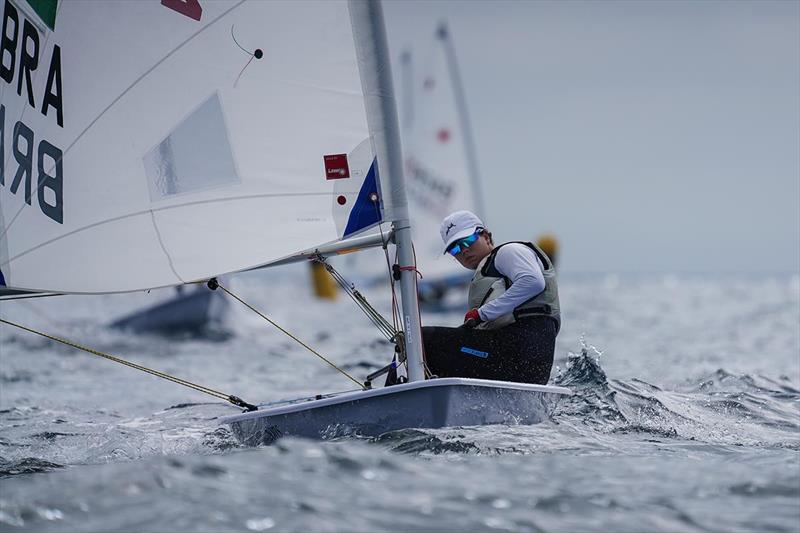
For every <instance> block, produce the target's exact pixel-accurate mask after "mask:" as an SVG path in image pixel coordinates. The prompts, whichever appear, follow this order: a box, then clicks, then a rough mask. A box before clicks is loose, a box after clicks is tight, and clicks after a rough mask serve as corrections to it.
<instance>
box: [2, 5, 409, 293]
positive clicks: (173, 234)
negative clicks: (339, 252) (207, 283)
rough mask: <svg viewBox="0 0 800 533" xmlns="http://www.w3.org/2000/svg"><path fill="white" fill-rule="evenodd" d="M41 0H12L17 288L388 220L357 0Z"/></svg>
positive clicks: (121, 287)
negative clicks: (355, 19) (351, 1)
mask: <svg viewBox="0 0 800 533" xmlns="http://www.w3.org/2000/svg"><path fill="white" fill-rule="evenodd" d="M40 4H42V3H36V2H33V3H30V4H29V3H28V2H27V1H25V0H11V1H9V2H5V3H4V8H3V35H4V39H3V41H2V47H3V48H2V71H1V72H0V74H2V80H1V81H0V103H1V104H2V111H0V118H2V137H0V138H2V151H3V154H2V156H3V157H2V161H3V163H4V164H3V167H2V174H0V176H2V179H0V273H2V274H1V275H2V278H0V283H4V284H5V285H6V286H7V287H8V288H9V289H26V290H37V291H53V292H62V293H101V292H122V291H131V290H138V289H146V288H153V287H160V286H168V285H175V284H181V283H185V282H191V281H196V280H203V279H207V278H209V277H212V276H215V275H218V274H222V273H227V272H233V271H239V270H243V269H247V268H252V267H255V266H258V265H262V264H266V263H270V262H273V261H276V260H279V259H281V258H284V257H287V256H291V255H292V254H295V253H297V252H298V251H301V250H308V249H313V247H315V246H317V245H321V244H324V243H330V242H334V241H337V240H339V239H341V238H343V237H347V236H350V235H353V234H357V233H359V232H360V231H362V230H364V229H366V228H368V227H371V226H373V225H374V224H376V223H377V222H379V221H380V220H382V219H388V220H391V219H392V216H393V206H392V205H391V195H390V194H389V192H388V191H387V194H386V195H383V194H381V185H380V183H379V182H378V180H376V173H377V172H376V171H377V169H376V165H374V164H373V161H374V158H373V153H375V152H376V148H374V147H375V141H374V139H376V138H381V136H382V135H383V133H382V132H381V131H376V129H375V128H380V127H381V124H380V123H379V122H376V121H375V120H374V119H371V120H369V121H368V117H367V109H366V106H367V105H368V104H367V103H366V102H365V99H366V96H365V94H364V89H363V87H362V79H361V78H362V75H363V73H360V72H359V61H360V59H359V56H360V55H363V54H364V53H365V51H364V50H363V49H357V48H359V47H358V46H357V45H356V42H355V40H354V31H353V27H352V22H351V18H350V13H349V10H348V5H347V3H344V2H338V1H337V2H332V1H327V0H324V1H321V2H291V1H289V2H279V1H269V2H264V1H249V2H218V1H207V0H162V1H158V0H130V1H114V2H97V1H94V0H88V1H83V0H69V1H61V2H58V3H57V11H55V12H53V13H48V12H46V9H42V8H41V6H40ZM53 4H55V3H53ZM53 4H51V5H53ZM32 6H39V7H32ZM392 105H393V103H392ZM370 139H372V141H370ZM377 152H378V153H379V152H380V148H378V149H377ZM383 188H387V187H386V186H384V187H383ZM375 193H377V203H376V201H375V199H376V194H375Z"/></svg>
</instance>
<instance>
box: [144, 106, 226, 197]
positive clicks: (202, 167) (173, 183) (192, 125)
mask: <svg viewBox="0 0 800 533" xmlns="http://www.w3.org/2000/svg"><path fill="white" fill-rule="evenodd" d="M144 167H145V173H146V175H147V179H148V186H149V189H150V200H151V201H153V202H156V201H159V200H163V199H165V198H168V197H170V196H173V195H176V194H183V193H189V192H195V191H199V190H204V189H210V188H216V187H224V186H228V185H233V184H238V183H239V182H240V179H239V176H238V174H237V173H236V166H235V165H234V162H233V153H232V151H231V146H230V143H229V142H228V130H227V128H226V127H225V120H224V116H223V114H222V106H221V104H220V100H219V96H218V95H217V94H214V95H213V96H212V97H211V98H209V99H208V100H206V101H205V102H204V103H203V104H202V105H201V106H200V107H198V108H197V109H196V110H195V111H194V112H193V113H191V114H190V115H189V116H188V117H186V118H185V119H184V120H183V121H182V122H180V123H179V124H178V125H177V126H176V127H175V128H174V129H173V130H172V132H171V133H170V134H169V135H168V136H167V137H166V138H165V139H164V140H163V141H161V142H160V143H158V144H157V145H156V146H155V147H153V148H152V149H151V150H150V151H149V152H147V153H146V154H145V156H144Z"/></svg>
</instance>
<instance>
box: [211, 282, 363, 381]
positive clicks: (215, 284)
mask: <svg viewBox="0 0 800 533" xmlns="http://www.w3.org/2000/svg"><path fill="white" fill-rule="evenodd" d="M217 287H219V288H220V289H222V290H223V291H225V292H226V293H227V294H228V295H230V296H231V297H233V298H235V299H236V300H238V301H239V302H240V303H242V304H243V305H244V306H245V307H247V308H248V309H250V310H251V311H253V312H254V313H255V314H257V315H258V316H260V317H261V318H263V319H264V320H266V321H267V322H269V323H270V324H272V325H273V326H275V327H276V328H278V329H279V330H281V332H283V333H284V334H286V335H288V336H289V337H291V338H292V339H293V340H294V341H295V342H297V343H298V344H299V345H300V346H302V347H303V348H305V349H306V350H308V351H309V352H311V353H313V354H314V355H316V356H317V357H319V358H320V359H322V360H323V361H325V362H326V363H328V364H329V365H330V366H332V367H333V368H335V369H336V370H338V371H339V372H341V373H342V374H344V375H345V376H346V377H347V379H349V380H351V381H352V382H353V383H355V384H356V385H358V386H359V387H360V388H361V389H362V390H366V387H365V386H364V384H363V383H361V382H360V381H358V380H357V379H356V378H354V377H353V376H351V375H350V374H348V373H347V372H345V371H344V370H342V369H341V368H339V367H338V366H336V365H335V364H334V363H333V362H331V361H330V360H328V359H326V358H325V357H324V356H323V355H321V354H319V353H318V352H316V351H315V350H314V349H313V348H311V347H310V346H309V345H307V344H306V343H304V342H303V341H301V340H300V339H298V338H297V337H295V336H294V335H292V334H291V333H289V332H288V331H286V330H285V329H283V328H282V327H280V326H279V325H278V324H276V323H275V322H273V321H272V320H270V319H269V318H268V317H267V316H266V315H264V314H263V313H262V312H261V311H259V310H258V309H256V308H255V307H253V306H252V305H250V304H249V303H247V302H245V301H244V300H242V299H241V298H239V297H238V296H236V295H235V294H233V293H232V292H231V291H229V290H228V289H226V288H225V287H223V286H222V285H221V284H220V283H219V281H217V279H216V278H212V279H210V280H209V281H208V288H209V289H211V290H214V289H216V288H217Z"/></svg>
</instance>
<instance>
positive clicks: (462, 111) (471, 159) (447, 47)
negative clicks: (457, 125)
mask: <svg viewBox="0 0 800 533" xmlns="http://www.w3.org/2000/svg"><path fill="white" fill-rule="evenodd" d="M436 37H437V39H440V40H441V41H442V45H443V46H444V55H445V59H446V61H447V69H448V71H449V72H450V80H451V81H452V83H453V92H454V93H455V99H456V107H457V108H458V119H459V121H460V122H461V131H462V133H463V135H464V148H465V151H466V152H467V154H466V155H467V169H468V172H469V177H470V180H471V181H472V187H473V191H474V192H475V194H474V197H475V198H474V201H475V207H477V208H478V213H480V216H481V218H482V219H483V220H484V221H486V207H485V205H484V203H483V190H482V189H481V178H480V172H479V171H478V159H477V157H476V155H475V153H476V152H475V141H474V139H473V138H472V128H471V127H470V124H469V117H468V116H467V101H466V98H465V97H464V87H463V86H462V85H461V74H460V72H459V70H458V62H457V61H456V52H455V49H454V48H453V41H452V40H451V39H450V31H449V30H448V29H447V25H446V24H445V23H444V21H442V22H440V23H439V26H438V27H437V28H436Z"/></svg>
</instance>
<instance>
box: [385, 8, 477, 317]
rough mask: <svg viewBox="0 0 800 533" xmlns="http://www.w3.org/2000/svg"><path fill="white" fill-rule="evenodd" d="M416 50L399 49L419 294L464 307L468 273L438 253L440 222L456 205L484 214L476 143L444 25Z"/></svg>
mask: <svg viewBox="0 0 800 533" xmlns="http://www.w3.org/2000/svg"><path fill="white" fill-rule="evenodd" d="M417 50H418V53H417V54H412V52H411V51H410V50H409V51H406V52H405V53H404V54H403V58H402V62H401V64H402V76H401V85H400V86H401V91H402V94H403V97H402V98H401V100H400V102H401V118H402V120H401V123H402V125H403V129H402V131H403V134H402V135H403V150H404V157H405V169H406V176H407V180H408V196H409V206H410V207H409V209H410V211H411V213H412V216H413V217H414V221H415V222H416V225H415V228H416V229H415V231H414V244H415V249H416V252H417V260H418V261H419V265H420V270H421V271H422V272H423V274H424V278H423V279H422V280H421V282H420V298H421V299H422V301H423V303H424V304H426V307H427V308H429V309H433V310H443V309H447V308H457V309H461V308H463V307H464V305H465V304H464V301H463V294H462V293H461V291H460V289H462V288H463V287H465V286H466V284H467V283H469V280H470V279H471V277H472V275H471V273H470V272H468V271H466V270H464V269H463V267H461V266H460V265H458V264H457V263H455V262H454V261H452V260H451V258H449V257H446V256H443V255H442V243H441V238H440V237H439V234H438V229H439V223H440V222H441V220H442V219H443V218H444V217H445V216H447V215H448V214H449V213H452V212H453V211H456V210H459V209H468V210H471V211H473V212H475V213H478V214H479V215H480V216H481V217H482V218H483V220H484V221H485V222H486V221H487V215H486V208H485V205H484V195H483V187H482V182H481V176H480V171H479V168H478V160H477V150H476V148H475V142H474V140H473V138H472V131H471V128H470V122H469V114H468V111H467V103H466V96H465V94H464V87H463V84H462V82H461V76H460V73H459V69H458V62H457V60H456V55H455V50H454V47H453V43H452V37H451V34H450V30H449V29H448V27H447V24H446V23H445V22H444V21H442V22H440V23H439V24H438V26H437V27H436V30H435V32H434V35H433V38H432V40H431V42H430V43H428V45H427V47H424V48H422V50H421V51H419V49H417ZM415 59H416V61H415ZM453 288H456V289H459V290H458V291H456V292H458V293H459V294H458V295H457V296H458V297H457V298H453V299H448V293H450V290H451V289H453Z"/></svg>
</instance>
